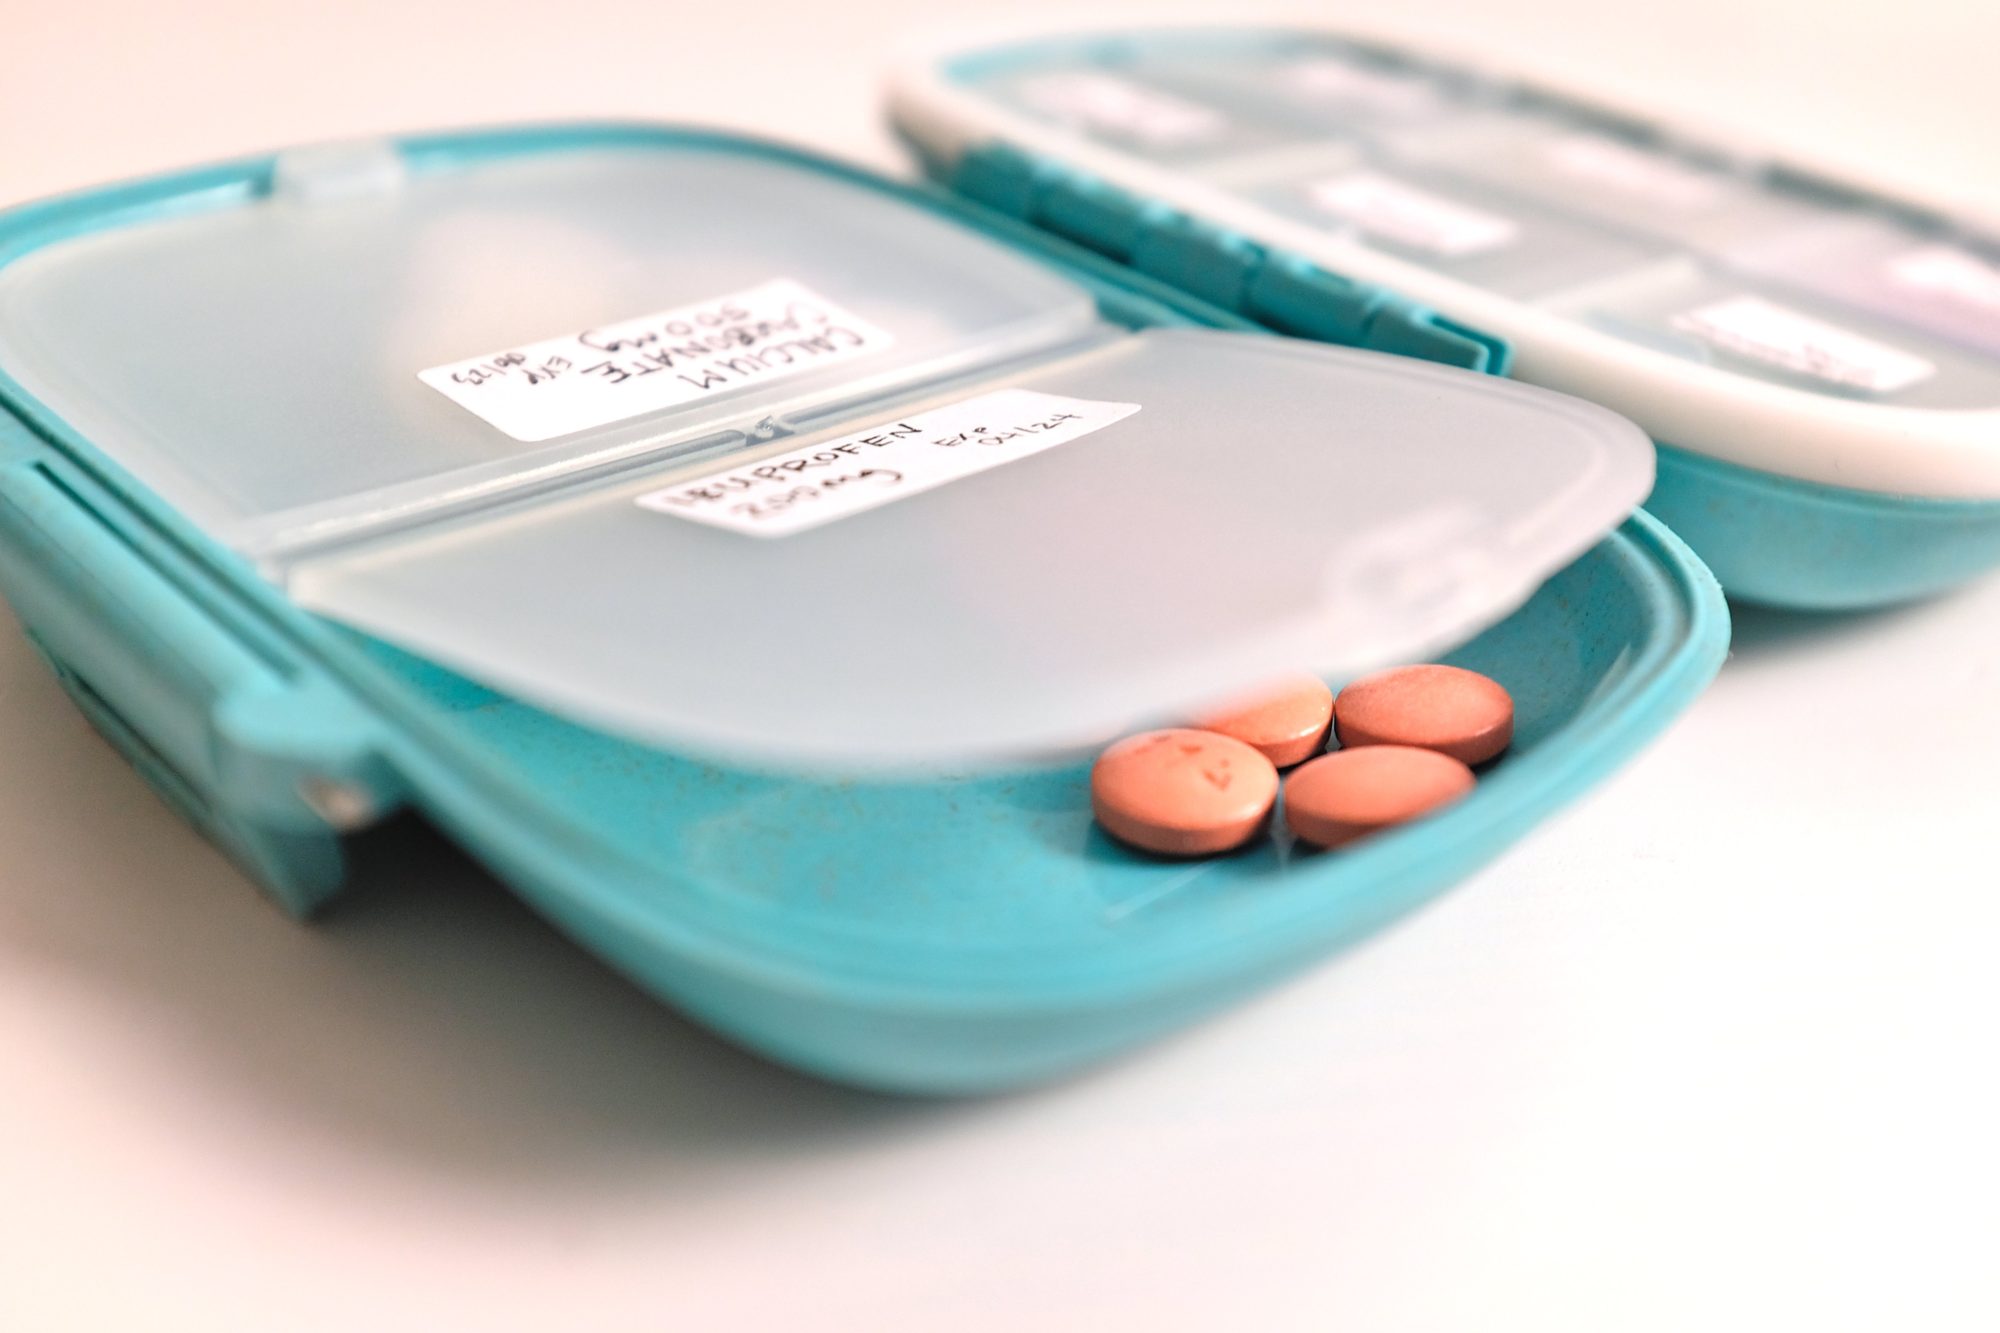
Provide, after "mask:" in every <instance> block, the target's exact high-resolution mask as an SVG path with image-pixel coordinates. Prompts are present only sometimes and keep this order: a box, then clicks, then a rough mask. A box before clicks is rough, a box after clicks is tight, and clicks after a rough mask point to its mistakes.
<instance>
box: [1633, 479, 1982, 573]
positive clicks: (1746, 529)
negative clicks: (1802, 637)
mask: <svg viewBox="0 0 2000 1333" xmlns="http://www.w3.org/2000/svg"><path fill="white" fill-rule="evenodd" d="M1646 508H1647V509H1648V510H1650V511H1651V512H1652V513H1653V514H1655V515H1656V516H1657V517H1659V519H1660V520H1661V521H1662V522H1664V523H1666V524H1667V525H1668V526H1670V527H1672V528H1673V530H1674V531H1675V532H1676V533H1678V534H1680V535H1681V536H1682V537H1684V538H1686V539H1687V542H1688V544H1689V545H1691V546H1693V547H1694V548H1695V549H1696V550H1698V551H1700V552H1701V554H1702V559H1703V560H1704V561H1706V562H1707V564H1708V565H1709V567H1710V568H1711V569H1712V570H1714V571H1715V576H1716V577H1717V578H1718V579H1720V580H1721V581H1722V585H1723V586H1724V587H1726V588H1728V589H1729V594H1730V596H1732V597H1736V598H1740V599H1741V600H1743V601H1746V602H1763V603H1767V604H1769V605H1772V606H1784V607H1791V608H1794V609H1798V610H1814V611H1856V610H1862V609H1865V608H1868V607H1876V606H1888V605H1892V604H1894V603H1897V602H1907V601H1910V600H1912V599H1914V598H1919V597H1927V596H1930V595H1933V594H1936V593H1941V592H1945V591H1947V590H1949V589H1951V588H1954V587H1956V586H1958V585H1959V584H1961V583H1964V582H1965V581H1966V580H1968V579H1972V578H1975V577H1977V576H1978V575H1980V574H1983V573H1985V572H1986V571H1987V570H1989V569H1992V568H1993V567H1994V566H1995V565H2000V501H1993V500H1936V499H1927V498H1924V497H1921V496H1905V495H1878V494H1875V493H1873V492H1869V491H1855V490H1847V489H1844V488H1842V487H1838V486H1822V485H1818V484H1816V483H1813V482H1809V481H1800V480H1798V479H1796V478H1793V477H1783V476H1779V475H1777V474H1776V473H1772V472H1758V471H1753V470H1752V469H1750V468H1746V467H1738V466H1736V465H1735V464H1733V463H1725V462H1722V461H1721V460H1720V459H1715V458H1709V457H1706V456H1705V455H1702V454H1694V453H1689V452H1687V451H1686V450H1682V449H1675V448H1673V447H1671V446H1669V445H1665V444H1662V445H1661V446H1660V463H1659V474H1658V480H1656V481H1655V482H1654V484H1653V493H1652V495H1651V497H1650V498H1648V499H1647V501H1646Z"/></svg>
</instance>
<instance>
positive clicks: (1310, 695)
mask: <svg viewBox="0 0 2000 1333" xmlns="http://www.w3.org/2000/svg"><path fill="white" fill-rule="evenodd" d="M1332 723H1333V691H1332V690H1329V689H1328V688H1327V687H1326V682H1325V681H1322V680H1320V679H1319V678H1318V677H1317V676H1298V677H1295V678H1294V679H1291V680H1287V681H1284V682H1282V683H1280V684H1278V685H1276V686H1273V687H1272V688H1270V689H1268V690H1263V691H1261V692H1259V693H1258V694H1255V695H1252V696H1250V697H1248V698H1246V699H1244V700H1242V701H1241V702H1240V703H1239V704H1238V705H1237V706H1236V707H1234V708H1232V709H1230V710H1229V711H1227V712H1225V713H1220V714H1217V715H1216V716H1214V717H1207V718H1203V719H1202V720H1201V721H1199V722H1197V723H1195V725H1196V726H1197V727H1200V728H1201V729H1202V730H1203V731H1216V732H1220V733H1222V734H1223V735H1224V736H1233V737H1235V738H1236V739H1237V740H1239V741H1242V742H1243V743H1244V744H1245V745H1248V746H1250V747H1252V748H1253V749H1255V750H1256V751H1257V752H1258V753H1259V754H1261V755H1263V756H1264V757H1265V758H1266V759H1268V760H1270V761H1271V762H1272V763H1274V764H1276V765H1277V766H1278V767H1279V768H1290V767H1291V766H1292V765H1293V764H1303V763H1304V762H1305V761H1306V760H1308V759H1310V758H1312V757H1313V756H1314V755H1316V754H1318V753H1319V752H1320V751H1321V750H1323V749H1325V748H1326V731H1327V728H1328V727H1329V726H1331V725H1332Z"/></svg>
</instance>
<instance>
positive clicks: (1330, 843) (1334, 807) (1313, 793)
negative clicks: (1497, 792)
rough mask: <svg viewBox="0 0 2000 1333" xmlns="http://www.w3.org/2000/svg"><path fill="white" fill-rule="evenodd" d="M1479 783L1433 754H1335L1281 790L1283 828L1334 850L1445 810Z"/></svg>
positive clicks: (1394, 750)
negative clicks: (1283, 815) (1444, 808)
mask: <svg viewBox="0 0 2000 1333" xmlns="http://www.w3.org/2000/svg"><path fill="white" fill-rule="evenodd" d="M1477 782H1478V779H1477V778H1475V777H1473V775H1472V770H1471V769H1470V768H1467V767H1466V766H1465V765H1464V764H1462V763H1460V762H1459V761H1458V760H1456V759H1454V758H1452V757H1451V756H1450V755H1448V754H1440V753H1439V752H1438V751H1436V750H1422V749H1418V748H1417V747H1415V746H1411V745H1366V746H1363V747H1361V748H1360V749H1358V750H1336V751H1334V752H1333V753H1332V754H1327V755H1321V756H1320V757H1319V758H1317V759H1315V760H1313V761H1312V762H1311V763H1310V764H1307V765H1306V766H1305V767H1304V768H1301V769H1300V770H1299V771H1298V772H1296V773H1294V774H1292V778H1291V781H1290V782H1288V783H1286V784H1285V823H1286V824H1287V825H1288V826H1289V827H1290V828H1291V830H1292V832H1293V833H1295V834H1297V835H1298V836H1299V837H1300V838H1302V839H1303V840H1305V841H1306V842H1310V843H1314V844H1316V845H1318V846H1321V847H1338V846H1340V845H1342V844H1343V843H1349V842H1352V841H1354V840H1355V839H1356V838H1360V837H1364V836H1366V835H1367V834H1370V833H1375V832H1377V831H1379V830H1381V829H1385V828H1391V827H1393V826H1395V825H1397V824H1406V823H1408V822H1409V821H1410V820H1412V819H1416V818H1418V817H1420V816H1422V815H1427V814H1429V813H1430V812H1431V811H1433V810H1436V809H1438V808H1439V807H1441V806H1446V805H1449V804H1451V803H1452V802H1453V801H1456V800H1458V799H1459V798H1460V797H1462V796H1464V795H1465V794H1466V793H1467V792H1469V791H1471V790H1472V788H1473V786H1474V785H1475V784H1476V783H1477Z"/></svg>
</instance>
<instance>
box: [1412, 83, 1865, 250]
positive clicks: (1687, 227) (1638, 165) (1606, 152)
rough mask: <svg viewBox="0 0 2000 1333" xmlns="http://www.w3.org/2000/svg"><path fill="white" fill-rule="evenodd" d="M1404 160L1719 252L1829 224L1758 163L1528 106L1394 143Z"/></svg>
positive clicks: (1563, 210)
mask: <svg viewBox="0 0 2000 1333" xmlns="http://www.w3.org/2000/svg"><path fill="white" fill-rule="evenodd" d="M1389 148H1390V151H1391V152H1392V154H1394V155H1395V156H1397V157H1399V158H1400V159H1402V160H1406V161H1410V162H1414V163H1421V164H1422V165H1424V166H1425V167H1427V168H1430V169H1434V170H1437V171H1439V172H1441V173H1443V174H1445V175H1447V176H1453V177H1458V178H1461V179H1467V180H1475V181H1479V182H1481V183H1483V184H1485V185H1487V186H1490V187H1492V188H1494V189H1496V190H1500V191H1502V192H1505V193H1507V194H1511V195H1514V196H1517V197H1519V198H1522V199H1525V200H1531V201H1533V202H1535V203H1537V204H1539V205H1541V206H1542V207H1545V208H1548V209H1550V210H1552V211H1554V212H1557V213H1559V214H1562V215H1564V216H1569V217H1574V218H1579V219H1585V220H1589V221H1593V222H1596V223H1600V224H1603V225H1606V226H1609V227H1613V228H1616V229H1619V230H1621V231H1626V232H1630V233H1632V234H1636V235H1642V236H1649V237H1653V238H1655V239H1657V240H1660V241H1664V242H1671V243H1674V244H1677V245H1680V246H1684V247H1686V248H1688V249H1690V250H1693V251H1696V252H1699V253H1714V252H1719V251H1722V250H1725V249H1727V248H1728V247H1730V246H1733V245H1737V244H1743V243H1747V242H1755V241H1757V240H1760V239H1764V238H1769V237H1772V236H1782V235H1786V234H1789V233H1791V232H1793V231H1796V230H1801V229H1806V228H1810V227H1812V226H1813V225H1815V224H1816V223H1819V222H1821V221H1823V220H1824V219H1825V216H1826V213H1827V210H1826V208H1825V206H1824V205H1819V204H1815V203H1814V202H1812V201H1809V200H1807V199H1805V198H1802V197H1799V196H1796V195H1793V194H1791V193H1789V192H1786V191H1784V190H1782V189H1780V188H1778V187H1775V186H1772V185H1770V184H1768V183H1766V182H1765V180H1764V179H1763V177H1762V175H1761V173H1760V171H1759V170H1758V169H1757V168H1756V167H1755V166H1754V165H1752V164H1747V163H1737V162H1731V161H1729V160H1727V159H1725V158H1723V157H1720V156H1718V155H1712V154H1702V153H1699V152H1696V151H1693V150H1685V149H1679V148H1676V147H1673V146H1670V145H1668V144H1665V143H1662V142H1659V141H1658V140H1655V139H1652V138H1650V137H1649V136H1647V135H1646V134H1644V133H1643V132H1641V131H1638V130H1635V129H1630V128H1625V127H1618V126H1614V125H1611V124H1608V123H1605V124H1597V123H1592V122H1591V121H1589V120H1588V119H1587V118H1584V117H1581V116H1570V115H1564V114H1562V113H1560V112H1555V111H1542V110H1538V109H1535V108H1533V107H1528V106H1522V107H1518V108H1515V109H1513V110H1511V111H1510V112H1508V113H1506V114H1499V113H1495V114H1492V115H1488V116H1486V117H1483V118H1481V119H1480V120H1479V121H1478V122H1477V123H1472V124H1466V125H1464V126H1461V127H1459V128H1456V129H1450V130H1440V131H1438V132H1436V133H1430V134H1404V135H1399V136H1397V137H1396V138H1395V139H1394V140H1393V141H1391V142H1390V144H1389Z"/></svg>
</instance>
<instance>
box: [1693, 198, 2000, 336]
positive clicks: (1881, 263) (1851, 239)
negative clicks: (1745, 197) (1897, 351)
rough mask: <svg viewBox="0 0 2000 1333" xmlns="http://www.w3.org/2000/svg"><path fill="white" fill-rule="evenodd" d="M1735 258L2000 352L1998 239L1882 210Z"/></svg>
mask: <svg viewBox="0 0 2000 1333" xmlns="http://www.w3.org/2000/svg"><path fill="white" fill-rule="evenodd" d="M1730 257H1731V259H1732V261H1733V262H1735V263H1736V264H1738V265H1740V266H1741V267H1744V268H1746V269H1749V270H1751V271H1753V272H1757V273H1762V274H1768V275H1770V276H1771V277H1774V278H1778V279H1780V280H1782V281H1784V282H1785V283H1787V284H1788V285H1791V286H1794V287H1798V288H1801V289H1803V290H1805V291H1809V292H1812V293H1813V294H1815V295H1816V296H1821V297H1825V298H1828V299H1831V300H1835V301H1842V302H1846V303H1848V304H1850V305H1853V306H1855V307H1857V308H1859V309H1861V310H1866V311H1868V312H1870V313H1871V314H1874V315H1878V316H1880V317H1881V318H1883V319H1887V320H1892V321H1894V322H1895V323H1897V324H1898V325H1900V326H1902V327H1903V328H1906V329H1910V330H1914V331H1917V332H1920V333H1924V334H1928V335H1931V336H1934V337H1938V338H1943V339H1947V340H1949V341H1951V342H1954V343H1957V344H1958V345H1959V346H1961V347H1963V348H1965V349H1967V350H1968V351H1972V352H1976V353H1980V354H1982V355H1983V356H1985V357H1986V358H1988V359H2000V244H1995V243H1993V242H1990V241H1980V240H1975V239H1971V238H1964V237H1957V236H1953V235H1951V234H1949V233H1946V232H1942V231H1939V230H1936V229H1932V228H1925V227H1922V226H1919V225H1916V224H1914V223H1909V222H1904V221H1901V220H1900V219H1896V218H1891V217H1888V216H1885V215H1881V214H1859V215H1856V216H1854V217H1852V218H1851V219H1849V220H1847V221H1846V222H1845V223H1844V225H1841V226H1838V227H1825V228H1821V229H1818V230H1815V231H1813V232H1810V233H1806V234H1800V235H1792V236H1787V237H1780V238H1775V239H1773V240H1771V241H1769V242H1767V243H1765V244H1762V245H1756V246H1744V247H1740V248H1739V249H1738V250H1736V251H1735V252H1733V253H1732V255H1731V256H1730Z"/></svg>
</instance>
